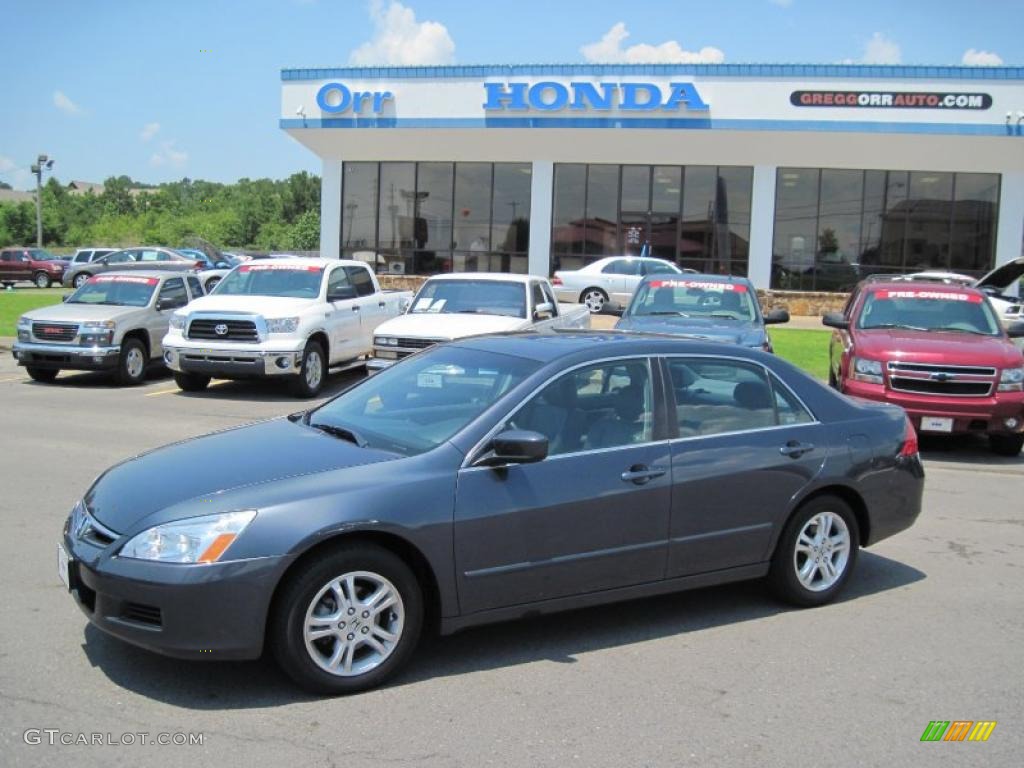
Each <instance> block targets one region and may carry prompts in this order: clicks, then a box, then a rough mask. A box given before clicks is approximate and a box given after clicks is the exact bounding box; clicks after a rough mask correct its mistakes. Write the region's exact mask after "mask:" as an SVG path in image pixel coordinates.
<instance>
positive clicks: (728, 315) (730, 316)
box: [708, 312, 739, 320]
mask: <svg viewBox="0 0 1024 768" xmlns="http://www.w3.org/2000/svg"><path fill="white" fill-rule="evenodd" d="M708 317H724V318H726V319H728V320H738V319H739V318H737V317H736V316H735V315H733V314H731V313H729V312H712V313H711V314H710V315H708Z"/></svg>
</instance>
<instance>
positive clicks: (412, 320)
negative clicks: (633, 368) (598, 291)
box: [366, 272, 590, 371]
mask: <svg viewBox="0 0 1024 768" xmlns="http://www.w3.org/2000/svg"><path fill="white" fill-rule="evenodd" d="M589 327H590V312H589V311H588V310H587V308H586V307H584V306H583V305H581V304H560V303H559V302H558V301H556V300H555V294H554V291H552V289H551V284H550V283H549V282H548V281H547V279H546V278H543V277H536V276H533V275H507V274H498V273H493V272H463V273H459V274H446V275H437V276H435V277H432V278H430V279H429V280H427V281H426V282H425V283H424V284H423V285H422V286H420V289H419V291H418V292H417V293H416V296H415V297H414V298H413V300H412V302H411V303H410V305H409V308H408V309H407V310H406V313H405V314H404V315H401V316H399V317H396V318H394V319H392V320H388V321H387V322H385V323H382V324H381V325H379V326H377V331H376V333H375V335H374V339H373V358H372V359H371V360H370V361H369V362H368V363H367V364H366V367H367V368H368V369H369V370H371V371H379V370H381V369H382V368H387V367H388V366H390V365H393V364H394V363H395V362H396V361H397V360H401V359H402V358H403V357H408V356H409V355H411V354H413V353H414V352H418V351H419V350H421V349H425V348H427V347H430V346H433V345H434V344H438V343H440V342H444V341H451V340H452V339H461V338H465V337H466V336H478V335H481V334H486V333H503V332H507V331H524V330H527V329H530V328H536V329H541V328H589Z"/></svg>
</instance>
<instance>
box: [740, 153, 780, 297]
mask: <svg viewBox="0 0 1024 768" xmlns="http://www.w3.org/2000/svg"><path fill="white" fill-rule="evenodd" d="M777 171H778V169H777V168H776V167H775V166H774V165H755V166H754V182H753V190H752V194H751V198H750V261H749V268H748V272H747V276H748V277H749V278H750V280H751V282H753V283H754V287H755V288H768V287H769V286H770V285H771V279H772V238H773V235H774V231H773V230H774V228H775V177H776V173H777Z"/></svg>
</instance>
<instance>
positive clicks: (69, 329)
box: [32, 323, 78, 341]
mask: <svg viewBox="0 0 1024 768" xmlns="http://www.w3.org/2000/svg"><path fill="white" fill-rule="evenodd" d="M32 335H33V336H35V337H36V338H37V339H41V340H42V341H72V340H74V338H75V336H77V335H78V324H77V323H73V324H68V323H32Z"/></svg>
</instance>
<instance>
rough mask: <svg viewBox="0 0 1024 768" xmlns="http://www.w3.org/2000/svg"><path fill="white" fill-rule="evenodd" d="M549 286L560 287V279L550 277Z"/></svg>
mask: <svg viewBox="0 0 1024 768" xmlns="http://www.w3.org/2000/svg"><path fill="white" fill-rule="evenodd" d="M551 284H552V285H561V284H562V278H560V277H552V278H551Z"/></svg>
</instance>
